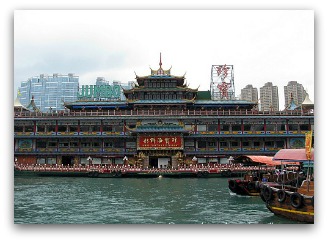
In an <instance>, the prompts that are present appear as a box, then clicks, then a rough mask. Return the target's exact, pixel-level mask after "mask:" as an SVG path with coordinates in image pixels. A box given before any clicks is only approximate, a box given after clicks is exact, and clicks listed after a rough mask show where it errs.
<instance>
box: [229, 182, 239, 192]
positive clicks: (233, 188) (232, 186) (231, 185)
mask: <svg viewBox="0 0 328 242" xmlns="http://www.w3.org/2000/svg"><path fill="white" fill-rule="evenodd" d="M229 188H230V190H232V191H233V190H236V188H237V182H236V181H235V180H229Z"/></svg>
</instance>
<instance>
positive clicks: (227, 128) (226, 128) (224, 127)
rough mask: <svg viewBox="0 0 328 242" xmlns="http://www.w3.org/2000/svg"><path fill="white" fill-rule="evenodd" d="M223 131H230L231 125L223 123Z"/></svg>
mask: <svg viewBox="0 0 328 242" xmlns="http://www.w3.org/2000/svg"><path fill="white" fill-rule="evenodd" d="M220 128H221V131H229V125H221V127H220Z"/></svg>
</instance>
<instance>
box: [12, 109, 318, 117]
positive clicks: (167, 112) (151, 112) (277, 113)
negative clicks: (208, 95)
mask: <svg viewBox="0 0 328 242" xmlns="http://www.w3.org/2000/svg"><path fill="white" fill-rule="evenodd" d="M254 115H255V116H258V115H261V116H314V112H313V111H307V112H304V111H302V110H293V111H254V110H230V109H229V110H178V109H175V110H174V109H171V110H166V109H164V110H150V109H147V110H96V111H92V110H90V111H82V110H81V111H70V112H68V111H60V112H52V113H37V112H26V111H25V112H14V117H15V118H29V117H30V118H34V117H38V118H49V117H63V116H65V117H85V116H254Z"/></svg>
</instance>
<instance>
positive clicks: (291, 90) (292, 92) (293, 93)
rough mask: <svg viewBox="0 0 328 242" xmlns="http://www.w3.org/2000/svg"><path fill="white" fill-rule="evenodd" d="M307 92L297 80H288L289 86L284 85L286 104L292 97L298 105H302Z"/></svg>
mask: <svg viewBox="0 0 328 242" xmlns="http://www.w3.org/2000/svg"><path fill="white" fill-rule="evenodd" d="M306 94H307V93H306V91H305V90H304V87H303V85H302V84H300V83H297V81H290V82H288V84H287V86H284V95H285V106H287V104H289V103H290V102H291V98H293V100H294V103H295V105H296V106H300V105H301V104H302V102H303V101H304V99H305V96H306Z"/></svg>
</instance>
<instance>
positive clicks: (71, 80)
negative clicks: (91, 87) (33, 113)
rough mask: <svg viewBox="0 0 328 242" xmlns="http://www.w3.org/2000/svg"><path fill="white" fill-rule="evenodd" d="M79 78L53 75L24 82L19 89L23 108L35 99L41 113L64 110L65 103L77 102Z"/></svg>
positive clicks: (69, 75) (72, 75)
mask: <svg viewBox="0 0 328 242" xmlns="http://www.w3.org/2000/svg"><path fill="white" fill-rule="evenodd" d="M78 88H79V77H78V76H75V75H74V74H72V73H69V74H68V75H61V74H56V73H55V74H53V75H52V76H51V75H44V74H41V75H40V76H35V77H32V78H29V79H28V80H27V81H23V82H22V83H21V86H20V87H19V88H18V97H19V99H20V102H21V103H22V105H23V106H25V107H26V106H28V105H29V104H30V102H31V99H32V97H33V99H34V103H35V105H36V106H37V107H38V109H39V110H40V111H41V112H49V111H51V112H54V111H60V110H64V106H63V104H64V102H73V101H76V100H77V92H78Z"/></svg>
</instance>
